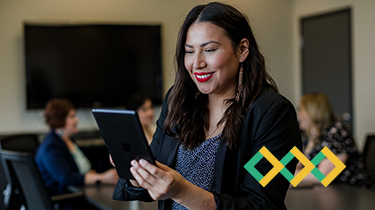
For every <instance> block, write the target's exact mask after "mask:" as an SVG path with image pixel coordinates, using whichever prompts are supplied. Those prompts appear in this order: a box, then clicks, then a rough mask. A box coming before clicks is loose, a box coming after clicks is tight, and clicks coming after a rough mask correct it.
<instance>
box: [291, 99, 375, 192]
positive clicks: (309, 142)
mask: <svg viewBox="0 0 375 210" xmlns="http://www.w3.org/2000/svg"><path fill="white" fill-rule="evenodd" d="M298 121H299V125H300V129H301V130H302V141H303V146H304V154H305V156H306V157H307V158H308V159H309V160H312V159H313V158H314V157H315V156H316V155H317V154H318V153H319V152H320V151H321V150H322V149H323V148H324V147H327V148H328V149H329V150H331V152H332V153H333V154H335V155H336V157H337V158H339V159H340V160H341V162H343V163H344V164H345V165H346V168H345V169H344V170H343V171H342V172H341V173H340V174H339V175H338V176H337V177H336V178H335V180H334V181H333V182H338V183H347V184H352V185H356V186H358V187H360V188H364V189H372V190H374V189H375V185H374V182H373V180H371V176H370V175H369V174H368V172H367V171H366V170H365V168H364V166H365V165H364V161H363V158H362V157H361V156H360V154H359V153H358V150H357V146H356V144H355V142H354V139H353V137H352V135H351V132H350V130H349V129H348V128H347V127H346V126H345V125H344V124H343V123H342V122H340V121H339V120H338V118H337V117H336V115H335V113H334V111H333V109H332V106H331V104H330V101H329V99H328V97H327V96H326V95H324V94H323V93H309V94H306V95H304V96H303V97H302V98H301V101H300V107H299V111H298ZM302 168H303V165H302V164H301V163H299V164H298V165H297V170H296V174H297V173H298V172H299V171H301V170H302ZM317 168H318V169H319V170H320V171H321V172H322V173H323V174H324V175H325V176H326V175H327V174H329V173H330V172H331V171H332V170H333V169H334V168H335V165H333V164H332V162H331V161H330V160H328V159H327V158H324V159H323V160H322V161H321V162H320V163H319V164H318V165H317ZM307 182H309V183H320V181H319V180H318V179H317V178H316V177H315V176H314V175H313V174H311V173H310V174H309V175H308V176H306V177H305V178H304V179H303V180H302V182H301V184H303V183H307Z"/></svg>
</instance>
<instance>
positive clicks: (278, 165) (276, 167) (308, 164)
mask: <svg viewBox="0 0 375 210" xmlns="http://www.w3.org/2000/svg"><path fill="white" fill-rule="evenodd" d="M263 157H264V158H266V159H267V161H268V162H270V163H271V164H272V165H273V168H272V169H271V170H270V171H269V172H268V173H267V174H266V175H265V176H263V175H262V174H261V173H260V172H259V171H258V170H257V169H256V168H255V165H256V164H257V163H259V161H260V160H261V159H262V158H263ZM294 157H295V158H297V159H298V160H299V161H300V162H301V163H302V164H303V165H304V168H303V169H302V170H301V171H300V172H299V173H298V174H297V175H296V176H294V175H293V174H292V173H291V172H290V171H289V170H288V169H287V168H286V165H288V163H289V162H290V161H291V160H292V159H293V158H294ZM325 157H326V158H328V159H329V160H330V161H331V162H332V163H333V164H334V165H335V168H334V169H333V170H332V171H331V172H330V173H329V174H328V175H327V176H324V174H323V173H322V172H321V171H320V170H319V169H318V168H317V167H316V166H317V165H318V164H319V163H320V162H321V161H322V160H323V159H324V158H325ZM345 167H346V166H345V164H344V163H342V162H341V161H340V159H338V158H337V157H336V156H335V155H334V154H333V153H332V152H331V150H329V149H328V148H327V147H324V148H323V149H322V150H321V151H320V152H319V154H318V155H316V156H315V157H314V158H313V159H312V160H311V161H309V159H307V158H306V156H305V155H304V154H303V153H302V152H301V151H300V150H299V149H298V148H297V147H293V148H292V149H291V150H290V151H289V152H288V154H286V155H285V156H284V157H283V158H282V159H281V160H280V161H279V160H278V159H277V158H276V157H275V156H274V155H273V154H272V153H271V152H270V151H269V150H268V149H267V148H266V147H265V146H263V147H262V148H261V149H260V150H259V151H258V152H257V153H256V154H255V155H254V156H253V157H252V158H251V159H250V160H249V161H248V162H247V163H246V164H245V165H244V168H245V169H246V170H247V171H248V172H249V173H250V174H251V175H252V176H253V177H254V178H255V179H256V180H257V181H258V182H259V183H260V184H261V185H262V186H263V187H265V186H266V185H267V184H268V183H269V182H270V181H271V180H272V179H273V178H274V177H275V176H276V175H277V174H278V173H281V174H282V175H283V176H284V177H285V178H286V179H287V180H288V181H289V182H290V184H291V185H293V186H294V187H296V186H297V185H298V184H299V183H300V182H301V181H302V180H303V179H304V178H305V177H306V176H307V175H308V174H309V173H310V172H311V173H312V174H313V175H314V176H315V177H316V178H317V179H318V180H319V181H320V182H321V183H322V184H323V185H324V186H325V187H327V186H328V185H329V184H330V183H331V182H332V181H333V180H334V179H335V178H336V177H337V176H338V175H339V174H340V173H341V172H342V171H343V170H344V169H345Z"/></svg>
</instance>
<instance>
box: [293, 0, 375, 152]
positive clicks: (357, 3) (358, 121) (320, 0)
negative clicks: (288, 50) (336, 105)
mask: <svg viewBox="0 0 375 210" xmlns="http://www.w3.org/2000/svg"><path fill="white" fill-rule="evenodd" d="M293 7H294V8H293V22H294V23H293V40H294V44H293V45H294V47H293V59H294V61H293V63H294V64H293V66H294V68H293V69H294V70H295V71H296V72H295V74H296V75H297V78H302V77H301V75H300V72H301V70H300V68H299V66H300V55H299V53H298V40H299V33H298V32H299V31H300V29H299V20H300V18H301V17H306V16H311V15H318V14H321V13H326V12H331V11H336V10H340V9H342V8H347V7H351V9H352V47H353V48H352V49H353V53H352V55H353V58H352V59H353V80H352V81H353V109H354V110H353V112H354V113H353V115H354V129H353V131H354V135H355V136H354V137H355V139H356V141H357V146H358V147H359V149H360V150H362V148H363V146H364V140H365V135H366V134H367V133H374V132H375V111H374V108H375V92H374V91H375V83H374V80H375V70H374V66H375V54H374V50H375V41H374V37H375V25H374V23H375V12H374V11H375V1H374V0H294V4H293ZM296 87H298V90H299V93H297V94H298V95H296V97H295V98H299V97H300V95H301V84H300V80H298V79H297V80H296Z"/></svg>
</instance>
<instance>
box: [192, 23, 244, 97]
mask: <svg viewBox="0 0 375 210" xmlns="http://www.w3.org/2000/svg"><path fill="white" fill-rule="evenodd" d="M239 63H240V52H239V51H238V52H235V51H234V50H233V47H232V43H231V40H230V38H229V37H227V36H226V35H225V31H224V29H222V28H220V27H218V26H216V25H214V24H212V23H209V22H200V23H195V24H192V25H191V26H190V28H189V29H188V32H187V37H186V43H185V68H186V69H187V70H188V72H189V74H190V76H191V78H192V79H193V81H194V82H195V84H196V85H197V87H198V89H199V91H200V92H202V93H204V94H218V95H225V94H228V95H231V96H234V93H235V91H236V89H237V80H238V78H237V75H238V71H239Z"/></svg>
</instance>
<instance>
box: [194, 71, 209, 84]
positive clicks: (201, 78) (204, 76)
mask: <svg viewBox="0 0 375 210" xmlns="http://www.w3.org/2000/svg"><path fill="white" fill-rule="evenodd" d="M194 75H195V79H197V81H198V82H206V81H208V80H209V79H211V77H212V76H213V75H214V72H211V73H208V72H194Z"/></svg>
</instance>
